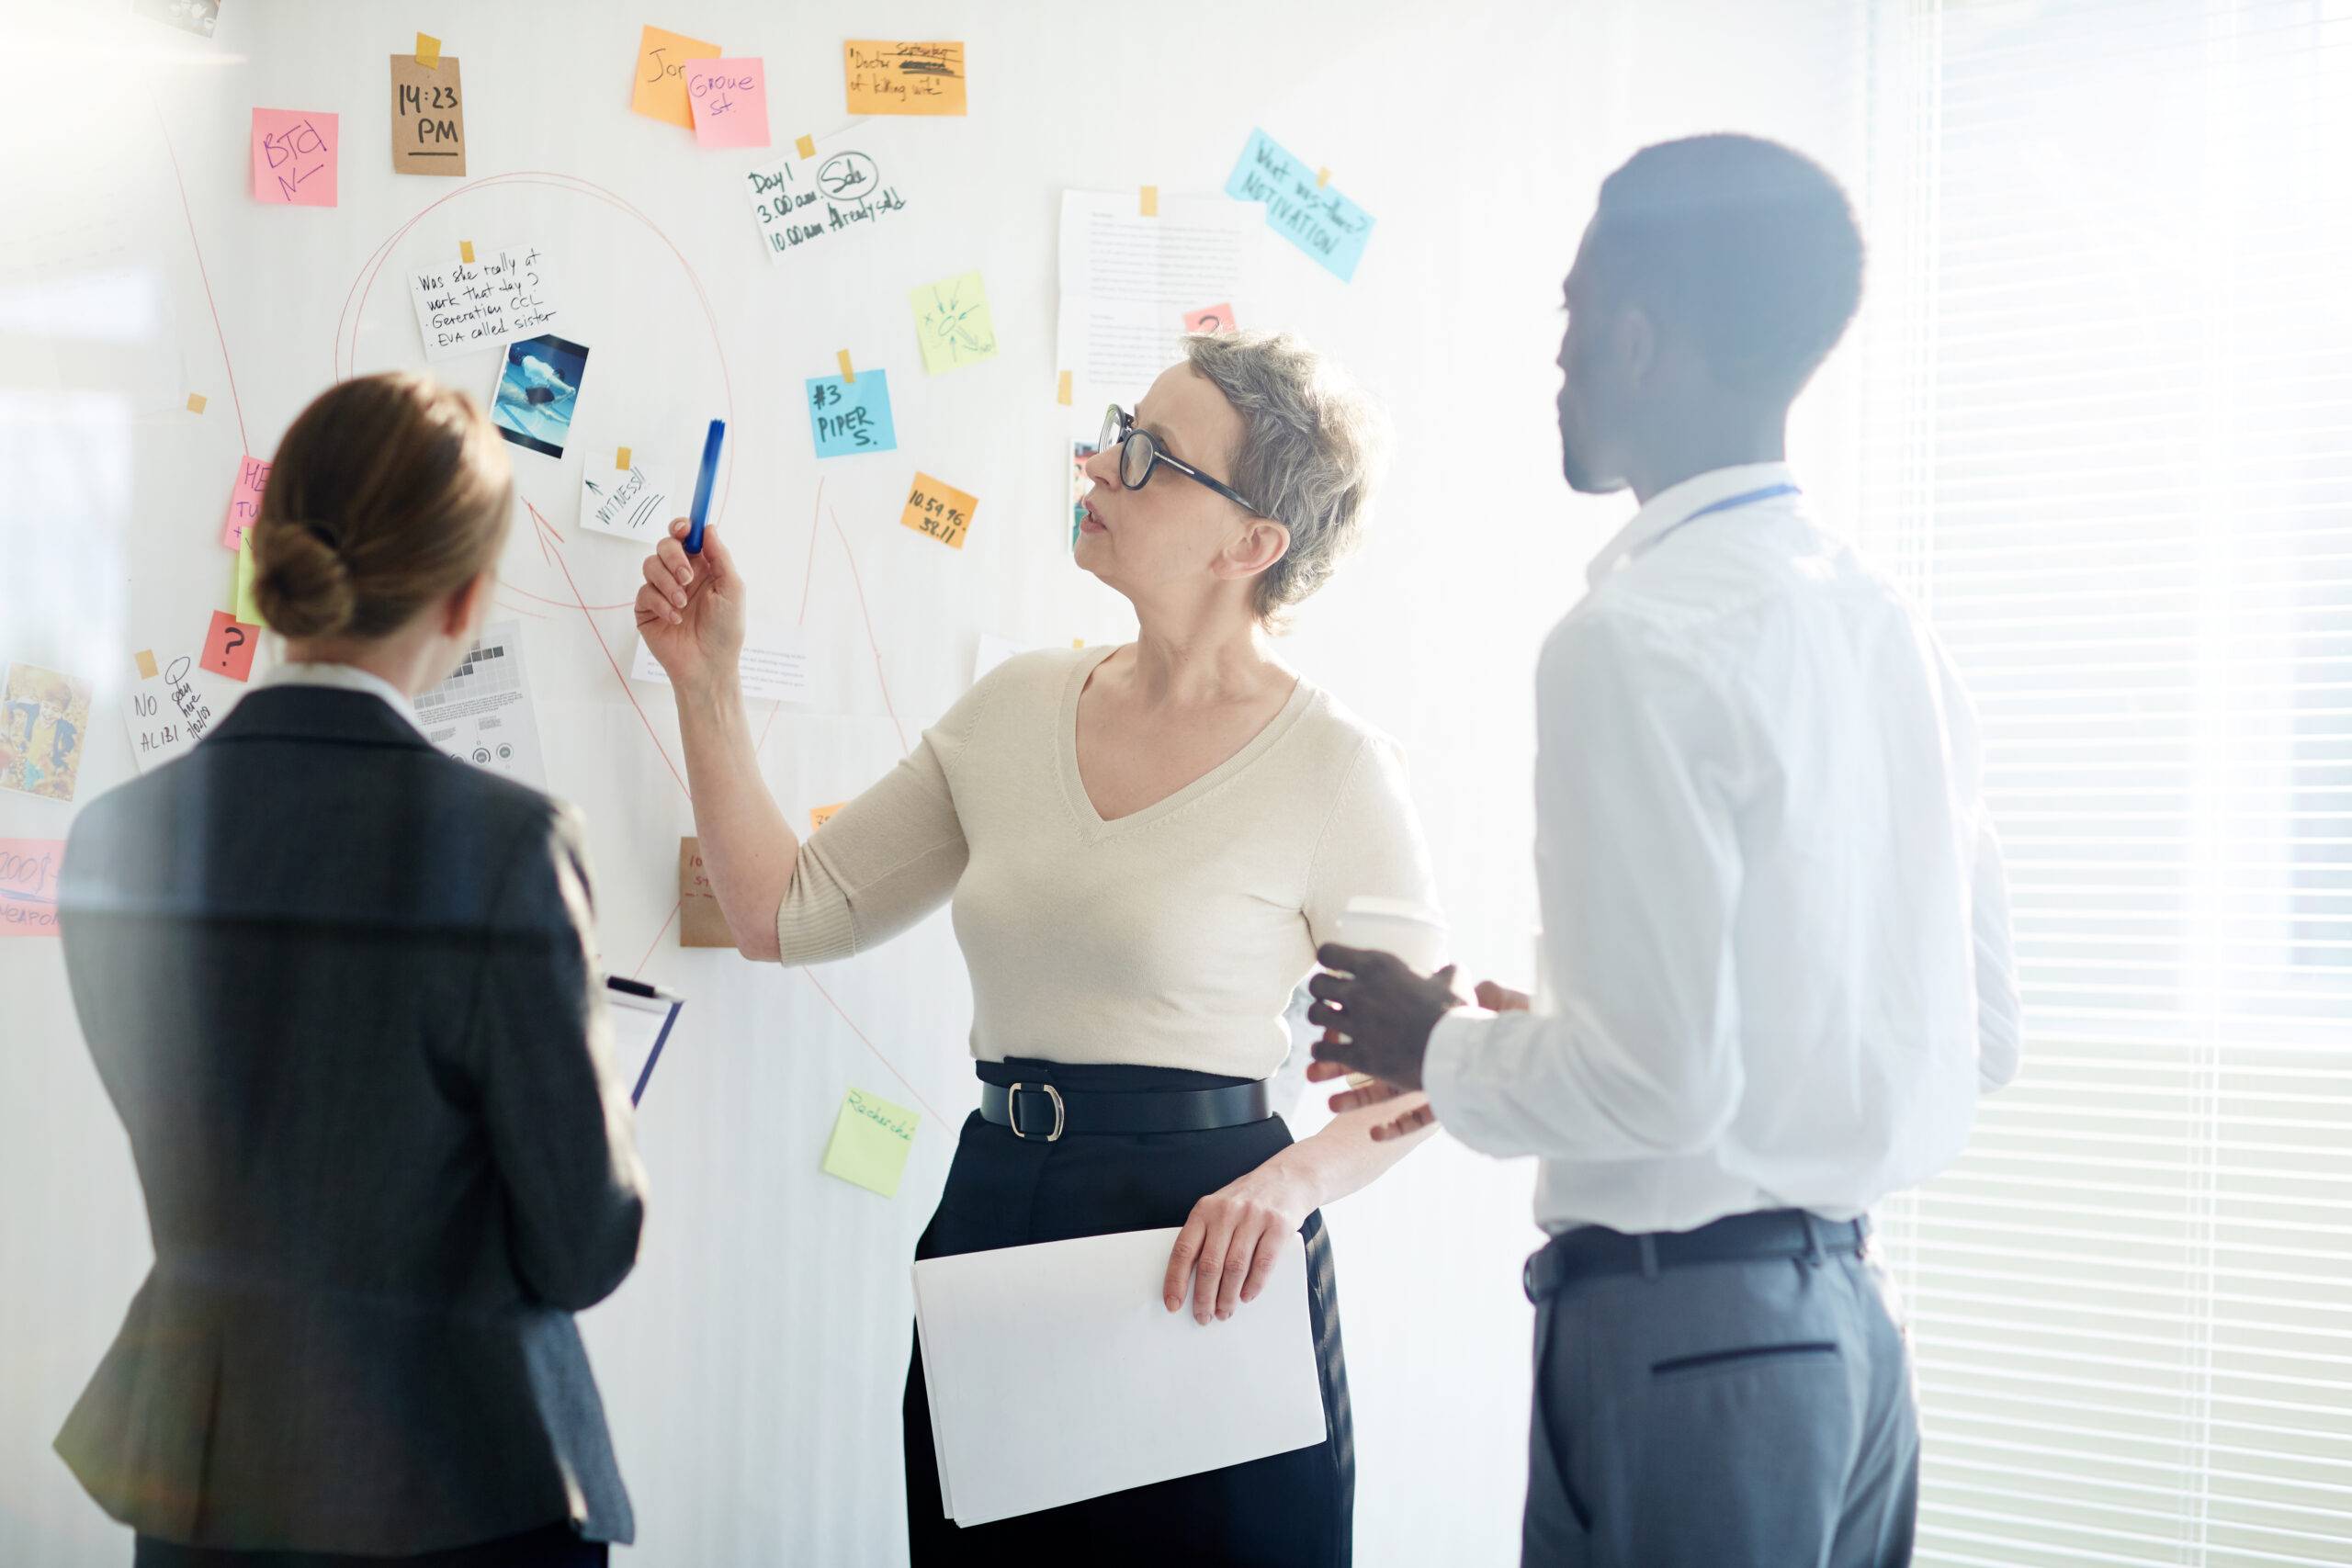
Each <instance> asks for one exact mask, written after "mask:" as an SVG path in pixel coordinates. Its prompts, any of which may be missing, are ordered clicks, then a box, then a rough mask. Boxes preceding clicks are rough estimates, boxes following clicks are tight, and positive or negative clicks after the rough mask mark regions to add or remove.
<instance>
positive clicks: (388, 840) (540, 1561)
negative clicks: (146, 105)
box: [57, 375, 644, 1568]
mask: <svg viewBox="0 0 2352 1568" xmlns="http://www.w3.org/2000/svg"><path fill="white" fill-rule="evenodd" d="M513 510H514V480H513V478H512V476H511V474H510V472H509V470H508V468H507V461H506V454H505V448H504V446H503V443H502V442H501V441H500V440H499V438H498V434H497V432H496V431H495V430H494V429H493V428H492V425H491V423H490V421H489V419H488V417H487V416H486V415H485V414H484V413H483V412H482V410H481V406H480V405H479V404H477V403H476V402H475V401H474V400H472V399H470V398H469V397H467V396H466V395H465V394H464V393H462V392H458V391H453V390H450V389H447V388H444V387H441V386H439V385H437V384H435V382H433V381H431V380H428V379H426V378H424V377H421V376H414V375H386V376H370V377H365V378H360V379H357V380H353V381H346V382H344V383H343V384H341V385H340V386H337V387H334V388H333V389H329V390H328V391H327V392H325V393H324V394H322V396H321V397H320V398H319V399H318V400H316V401H315V402H313V403H311V406H310V407H309V408H308V409H306V410H304V411H303V412H302V415H301V417H300V418H299V419H297V420H296V421H295V422H294V425H293V427H292V428H291V429H290V430H288V432H287V434H286V439H285V441H284V442H283V444H282V445H281V446H279V448H278V452H277V459H276V461H275V463H274V464H273V465H272V467H271V469H270V476H269V484H268V488H267V489H266V491H265V492H264V494H263V497H262V504H261V515H260V517H259V519H258V520H257V521H256V522H255V524H254V530H253V539H252V546H253V550H254V565H255V569H256V576H255V581H254V597H255V598H256V599H257V600H258V602H259V604H260V606H261V610H262V614H263V616H264V618H265V619H266V621H267V622H268V623H269V626H270V628H271V629H272V630H273V631H275V632H277V634H278V635H279V636H280V637H283V638H284V639H285V654H286V658H285V660H284V661H283V662H281V663H279V664H278V665H277V667H276V668H274V669H272V670H271V671H268V672H267V673H266V674H265V675H263V676H262V677H261V678H260V679H258V680H257V681H256V682H254V684H255V687H256V689H255V690H254V692H253V693H252V694H250V695H248V696H247V697H246V698H245V699H244V700H243V702H242V703H240V704H239V705H238V706H237V707H236V709H235V710H234V711H233V712H232V713H231V714H230V715H229V716H228V717H227V718H226V719H224V720H223V721H222V722H221V723H220V725H219V726H218V727H216V728H215V729H214V730H213V732H212V734H211V735H210V736H209V738H208V739H206V740H205V741H204V742H203V743H202V744H201V745H199V746H198V747H197V748H196V749H195V750H194V751H192V752H191V753H189V754H188V755H187V757H185V758H183V759H181V760H179V761H175V762H172V763H170V764H168V765H166V766H164V767H161V768H158V769H156V770H155V771H154V772H153V773H149V774H147V775H146V776H145V777H143V778H141V779H138V780H135V781H133V782H132V783H130V784H125V785H123V786H122V787H121V788H119V789H117V790H113V791H111V792H109V793H108V794H107V795H104V796H102V797H100V798H99V799H97V800H96V801H94V802H92V803H91V805H90V806H89V807H87V808H86V809H85V811H84V812H83V813H82V815H81V817H80V818H79V820H78V821H77V822H76V823H75V825H74V832H73V837H72V839H71V840H69V842H68V844H67V847H66V855H65V867H64V873H63V877H62V886H61V889H60V895H61V897H60V904H61V910H60V924H61V926H62V931H63V935H64V948H65V963H66V968H67V972H68V974H69V976H70V977H71V980H72V984H73V988H74V1006H75V1009H76V1010H77V1011H78V1012H79V1013H80V1016H81V1023H82V1032H83V1035H84V1037H85V1039H86V1040H87V1041H88V1043H89V1047H90V1053H91V1055H92V1056H93V1057H95V1058H96V1064H97V1068H98V1073H99V1076H100V1077H101V1078H102V1079H103V1080H104V1082H105V1084H106V1089H107V1094H108V1095H109V1096H110V1097H111V1098H112V1100H113V1101H114V1104H115V1108H116V1110H117V1111H119V1113H120V1115H121V1117H122V1120H123V1124H124V1126H125V1128H126V1129H127V1130H128V1131H129V1133H130V1146H131V1153H132V1155H133V1156H135V1158H136V1160H137V1163H138V1168H139V1177H140V1180H141V1186H142V1187H143V1189H144V1190H145V1193H146V1199H147V1213H148V1224H149V1230H150V1233H151V1235H152V1238H153V1245H154V1250H155V1261H154V1266H153V1269H151V1270H150V1272H149V1274H148V1276H147V1280H146V1282H145V1283H144V1284H143V1285H142V1286H141V1288H140V1291H139V1293H138V1294H137V1296H136V1297H135V1298H133V1300H132V1302H131V1303H130V1312H129V1314H128V1315H127V1317H126V1318H125V1320H124V1322H123V1325H122V1329H121V1332H120V1333H119V1335H118V1336H117V1337H116V1339H115V1342H114V1345H113V1347H112V1348H110V1349H109V1350H108V1351H107V1355H106V1358H105V1359H104V1361H103V1362H102V1363H101V1364H100V1365H99V1367H98V1370H97V1372H96V1376H95V1377H93V1378H92V1380H91V1382H90V1385H89V1387H88V1389H87V1391H86V1392H85V1393H84V1394H83V1396H82V1399H81V1402H80V1403H79V1404H77V1405H76V1406H75V1407H74V1413H73V1415H72V1416H70V1417H69V1418H68V1419H67V1421H66V1424H65V1428H64V1430H63V1431H62V1432H61V1433H60V1434H59V1436H58V1438H57V1448H58V1451H59V1452H60V1453H61V1454H62V1456H63V1457H64V1459H65V1461H66V1462H67V1464H69V1465H71V1466H72V1467H73V1469H74V1473H75V1474H76V1475H77V1476H78V1477H80V1479H81V1481H82V1483H83V1484H84V1486H85V1487H86V1488H87V1489H88V1490H89V1492H90V1495H92V1496H93V1497H95V1498H96V1500H97V1502H98V1503H99V1505H100V1506H103V1507H104V1508H105V1509H106V1510H107V1513H109V1514H111V1515H112V1516H113V1517H116V1518H117V1519H119V1520H121V1521H122V1522H123V1523H125V1524H128V1525H130V1527H131V1528H132V1529H133V1530H135V1531H136V1532H137V1543H136V1547H135V1562H136V1563H137V1564H140V1565H141V1568H198V1565H202V1568H229V1565H232V1564H240V1563H256V1564H258V1563H262V1562H266V1563H269V1564H272V1565H274V1568H329V1565H341V1564H345V1563H357V1562H363V1561H364V1562H371V1563H383V1562H388V1561H389V1562H410V1561H413V1562H430V1563H432V1564H434V1565H435V1568H488V1565H490V1564H497V1565H498V1568H548V1565H555V1564H562V1565H566V1568H570V1565H574V1564H601V1563H603V1562H605V1560H606V1549H605V1543H606V1542H609V1541H616V1540H617V1541H627V1540H629V1539H630V1538H631V1535H632V1533H633V1525H632V1522H631V1518H630V1514H629V1505H628V1495H627V1493H626V1492H625V1491H624V1490H623V1489H622V1486H621V1481H620V1475H619V1472H618V1470H617V1468H616V1466H615V1463H614V1461H613V1451H612V1444H611V1440H610V1438H609V1437H608V1435H607V1434H606V1432H605V1419H604V1411H603V1407H602V1405H601V1404H600V1403H599V1401H598V1399H597V1394H596V1385H595V1380H594V1376H593V1374H592V1373H591V1372H590V1371H589V1367H588V1359H587V1355H586V1352H585V1351H584V1350H583V1349H582V1346H581V1342H580V1337H579V1334H578V1332H577V1330H576V1329H575V1328H574V1327H573V1325H572V1316H571V1314H573V1313H575V1312H578V1311H581V1310H582V1309H584V1308H586V1307H589V1306H591V1305H593V1304H594V1303H596V1302H598V1301H601V1300H603V1299H604V1298H605V1296H606V1295H608V1294H609V1293H611V1292H612V1291H613V1290H614V1288H615V1287H616V1286H617V1285H618V1284H619V1283H620V1282H621V1280H623V1279H624V1278H625V1277H626V1276H627V1275H628V1271H629V1269H631V1267H632V1266H634V1264H635V1262H636V1260H637V1248H638V1237H639V1230H640V1227H641V1226H642V1224H643V1218H644V1197H643V1193H644V1177H643V1173H642V1171H641V1170H640V1168H639V1164H638V1159H637V1154H636V1149H635V1146H634V1145H633V1142H632V1138H631V1134H630V1121H629V1111H628V1098H627V1088H626V1085H625V1084H623V1083H622V1082H621V1081H620V1080H619V1079H618V1078H617V1077H616V1075H615V1074H614V1072H613V1070H612V1064H611V1062H610V1055H611V1051H610V1041H609V1039H608V1037H607V1032H608V1026H607V1025H606V1024H605V1014H604V1010H603V1006H602V1003H601V1001H600V1000H599V998H598V995H597V993H598V991H599V989H600V988H601V983H602V982H601V978H600V976H599V972H598V964H597V962H596V956H595V950H594V934H593V931H592V929H591V924H590V921H591V908H590V899H589V892H588V874H587V869H586V863H585V860H584V857H583V854H582V848H581V833H580V825H579V819H578V817H577V815H576V814H575V813H573V812H572V811H571V810H570V809H569V808H567V807H560V806H558V805H557V804H556V803H554V802H553V801H550V800H549V799H548V798H547V797H546V796H545V795H540V794H539V793H538V792H537V791H535V790H530V789H526V788H524V787H522V786H521V785H518V784H513V783H510V782H509V781H507V780H505V779H503V778H499V777H497V776H495V775H492V774H491V773H484V772H482V771H481V770H478V769H475V768H472V767H469V766H468V765H467V764H465V763H463V762H460V761H454V760H452V759H450V758H448V757H446V756H443V755H442V754H441V753H440V751H438V750H436V749H435V747H434V746H433V745H432V744H430V743H429V742H428V741H427V740H426V739H425V738H424V733H423V731H422V730H420V729H419V728H418V727H417V723H416V716H415V713H414V710H413V708H412V706H411V699H412V697H413V695H414V694H417V693H419V692H422V691H424V690H425V689H426V688H428V687H430V686H433V685H435V683H437V682H440V681H441V680H442V679H443V678H444V677H445V676H446V675H447V673H448V672H449V671H450V670H452V669H453V668H455V667H456V666H457V664H458V661H459V660H461V659H462V658H463V657H464V655H465V653H466V651H467V650H468V649H469V648H470V647H471V646H472V639H473V637H474V635H475V633H476V632H477V630H478V629H479V627H480V625H481V618H482V612H483V610H484V607H485V606H486V604H488V602H489V599H490V594H491V587H492V581H494V573H495V570H496V564H497V560H498V556H499V552H500V549H501V548H502V547H503V544H504V542H505V538H506V532H507V525H508V520H509V517H510V515H511V514H512V513H513Z"/></svg>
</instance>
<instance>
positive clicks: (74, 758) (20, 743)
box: [0, 664, 90, 800]
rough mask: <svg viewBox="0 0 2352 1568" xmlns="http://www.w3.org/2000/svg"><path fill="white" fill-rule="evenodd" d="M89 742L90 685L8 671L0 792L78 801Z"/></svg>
mask: <svg viewBox="0 0 2352 1568" xmlns="http://www.w3.org/2000/svg"><path fill="white" fill-rule="evenodd" d="M89 739H90V685H89V682H86V681H76V680H75V679H74V677H73V676H71V675H61V674H59V673H58V672H57V671H54V670H43V669H41V668H40V666H39V665H35V664H11V665H9V666H8V684H7V688H6V692H5V694H0V789H13V790H18V791H21V792H22V793H24V794H26V795H39V796H40V797H41V798H42V799H43V800H71V799H73V798H74V784H75V783H76V782H77V781H79V779H80V778H81V776H82V754H83V753H84V752H85V751H86V750H88V749H89Z"/></svg>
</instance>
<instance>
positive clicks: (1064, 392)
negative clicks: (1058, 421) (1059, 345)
mask: <svg viewBox="0 0 2352 1568" xmlns="http://www.w3.org/2000/svg"><path fill="white" fill-rule="evenodd" d="M1054 401H1056V402H1057V403H1059V404H1061V405H1062V407H1064V408H1068V407H1069V371H1067V370H1065V371H1063V372H1062V378H1061V386H1060V387H1059V388H1058V389H1057V390H1056V391H1055V393H1054Z"/></svg>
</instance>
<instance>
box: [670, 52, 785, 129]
mask: <svg viewBox="0 0 2352 1568" xmlns="http://www.w3.org/2000/svg"><path fill="white" fill-rule="evenodd" d="M686 103H687V105H688V107H691V108H692V109H693V111H694V117H695V141H699V142H701V143H702V144H703V145H704V146H705V147H764V146H766V145H767V144H768V72H767V66H766V65H765V64H764V63H763V62H761V61H758V60H755V59H743V60H689V61H687V62H686Z"/></svg>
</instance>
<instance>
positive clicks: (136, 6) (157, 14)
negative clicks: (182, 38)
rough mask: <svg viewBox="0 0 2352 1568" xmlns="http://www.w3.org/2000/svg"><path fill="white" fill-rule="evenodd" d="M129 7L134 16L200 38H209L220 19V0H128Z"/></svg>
mask: <svg viewBox="0 0 2352 1568" xmlns="http://www.w3.org/2000/svg"><path fill="white" fill-rule="evenodd" d="M130 9H131V13H132V14H133V15H134V16H140V17H146V18H147V19H148V20H149V21H151V22H161V23H163V24H164V26H165V27H172V28H179V29H180V30H181V31H182V32H187V33H195V34H197V35H198V36H199V37H202V38H210V37H211V36H212V28H213V26H214V24H216V23H218V22H219V21H220V0H130Z"/></svg>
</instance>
